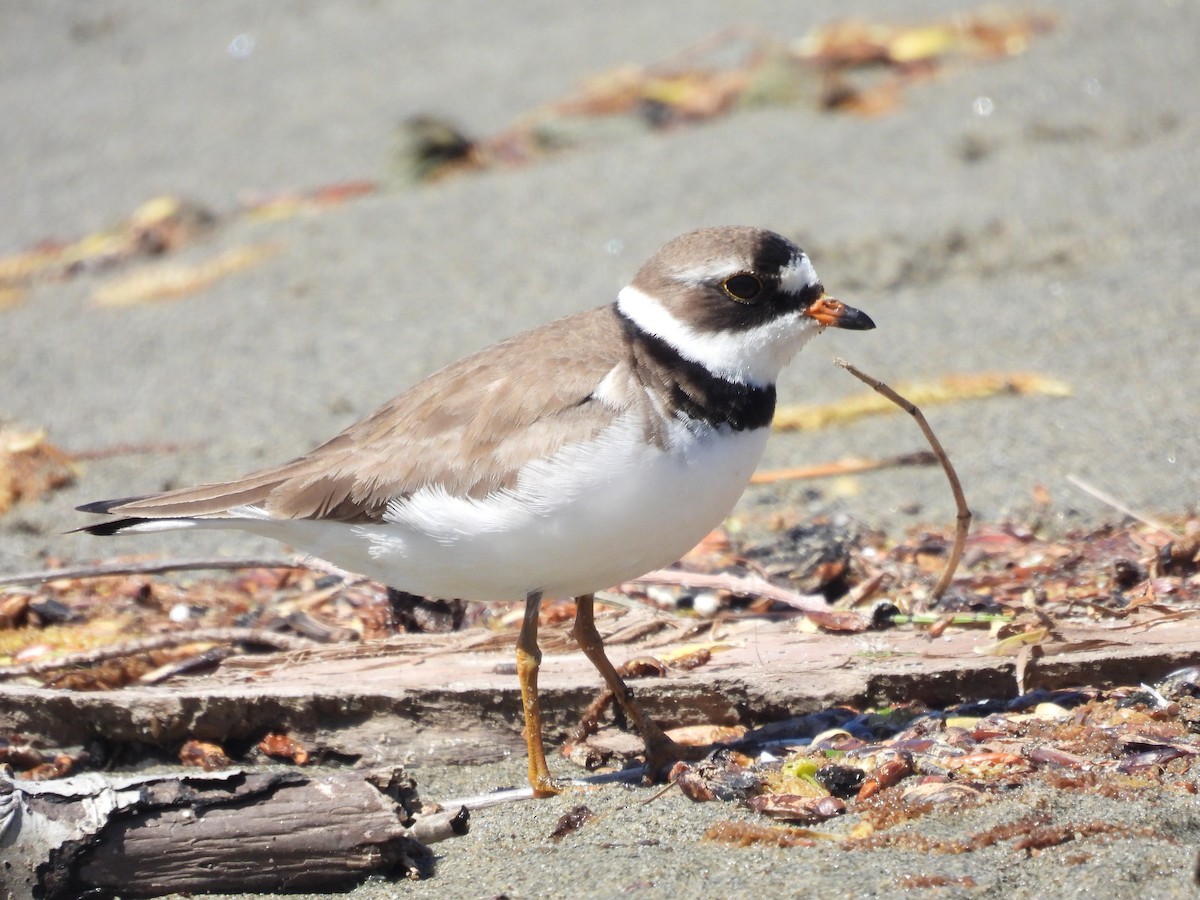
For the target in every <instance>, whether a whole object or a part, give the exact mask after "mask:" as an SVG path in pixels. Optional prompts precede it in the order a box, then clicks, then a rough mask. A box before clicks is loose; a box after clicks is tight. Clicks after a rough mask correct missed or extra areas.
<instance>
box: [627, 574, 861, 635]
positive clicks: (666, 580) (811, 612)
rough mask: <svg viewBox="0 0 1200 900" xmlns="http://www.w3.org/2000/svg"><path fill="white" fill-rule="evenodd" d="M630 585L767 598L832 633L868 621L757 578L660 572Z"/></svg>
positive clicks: (817, 597)
mask: <svg viewBox="0 0 1200 900" xmlns="http://www.w3.org/2000/svg"><path fill="white" fill-rule="evenodd" d="M627 584H673V585H681V586H683V587H693V588H700V589H702V590H710V591H729V592H730V593H733V594H741V595H743V596H746V597H765V598H767V599H768V600H774V601H777V602H779V603H783V604H785V605H787V606H790V607H791V608H792V609H796V610H799V611H800V612H802V613H804V615H805V616H806V617H807V618H808V619H810V620H811V621H812V622H814V623H815V624H817V625H819V626H821V627H822V628H828V629H830V630H832V631H865V630H866V628H867V618H866V617H865V616H863V615H861V614H859V613H856V612H851V611H849V610H840V609H830V608H829V604H828V603H827V602H825V598H824V597H822V596H820V595H819V594H800V593H797V592H796V591H792V590H788V589H787V588H783V587H779V586H778V585H775V584H772V583H771V582H769V581H767V580H766V579H765V578H759V577H758V576H757V575H729V574H726V573H724V572H715V573H712V574H708V573H702V572H683V571H679V570H676V569H659V570H658V571H657V572H650V573H649V574H647V575H643V576H642V577H641V578H634V579H633V580H632V581H629V582H627Z"/></svg>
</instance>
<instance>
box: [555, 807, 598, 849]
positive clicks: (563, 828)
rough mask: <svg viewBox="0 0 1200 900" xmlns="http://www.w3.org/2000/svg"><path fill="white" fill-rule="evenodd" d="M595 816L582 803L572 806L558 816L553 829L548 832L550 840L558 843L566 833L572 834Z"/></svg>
mask: <svg viewBox="0 0 1200 900" xmlns="http://www.w3.org/2000/svg"><path fill="white" fill-rule="evenodd" d="M596 818H597V816H596V814H595V813H594V812H592V811H591V810H590V809H588V808H587V807H586V806H584V805H583V804H580V805H579V806H576V807H573V808H571V809H569V810H567V811H566V812H565V813H563V814H562V816H560V817H559V820H558V822H557V824H555V826H554V830H553V831H551V832H550V840H552V841H554V842H555V843H558V842H559V841H561V840H562V839H563V838H565V837H566V836H567V835H569V834H574V833H575V832H576V831H578V830H579V829H581V828H582V827H583V826H584V825H586V824H587V823H588V822H591V821H592V820H593V819H596Z"/></svg>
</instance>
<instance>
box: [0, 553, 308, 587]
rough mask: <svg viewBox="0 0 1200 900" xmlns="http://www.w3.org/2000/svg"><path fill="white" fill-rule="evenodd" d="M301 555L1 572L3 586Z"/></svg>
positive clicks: (292, 563)
mask: <svg viewBox="0 0 1200 900" xmlns="http://www.w3.org/2000/svg"><path fill="white" fill-rule="evenodd" d="M305 568H310V567H309V566H307V565H305V563H304V562H303V561H301V560H300V559H253V558H252V559H162V560H157V561H155V562H143V563H134V562H115V563H100V564H98V565H94V566H72V567H70V568H66V569H42V570H41V571H39V572H18V573H17V574H16V575H4V576H0V588H2V587H11V586H12V585H15V584H45V583H46V582H47V581H57V580H58V579H60V578H103V577H105V576H108V575H161V574H162V573H163V572H192V571H197V570H204V569H305Z"/></svg>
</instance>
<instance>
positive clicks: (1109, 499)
mask: <svg viewBox="0 0 1200 900" xmlns="http://www.w3.org/2000/svg"><path fill="white" fill-rule="evenodd" d="M1067 481H1069V482H1071V484H1073V485H1075V487H1077V488H1079V489H1080V490H1081V491H1083V492H1084V493H1085V494H1090V495H1091V496H1093V497H1095V498H1096V499H1097V500H1099V501H1100V502H1101V503H1105V504H1107V505H1109V506H1111V507H1112V508H1113V509H1115V510H1116V511H1117V512H1120V513H1124V514H1125V515H1127V516H1129V517H1130V518H1131V519H1137V520H1138V521H1139V522H1141V523H1142V524H1143V525H1149V526H1150V527H1151V528H1153V529H1154V530H1155V531H1161V532H1162V533H1163V534H1165V535H1166V536H1167V537H1179V535H1178V534H1177V533H1176V532H1175V531H1174V530H1173V529H1172V528H1170V527H1169V526H1167V525H1164V524H1163V523H1162V522H1160V521H1158V520H1157V519H1152V518H1151V517H1150V516H1147V515H1145V514H1143V513H1140V512H1138V511H1137V510H1134V509H1130V508H1129V507H1128V506H1126V505H1125V504H1124V503H1122V502H1121V501H1120V500H1118V499H1117V498H1116V497H1114V496H1113V495H1112V494H1106V493H1105V492H1104V491H1102V490H1100V488H1098V487H1096V486H1095V485H1091V484H1088V483H1087V482H1086V481H1084V480H1083V479H1082V478H1078V477H1076V476H1075V475H1068V476H1067Z"/></svg>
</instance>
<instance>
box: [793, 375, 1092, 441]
mask: <svg viewBox="0 0 1200 900" xmlns="http://www.w3.org/2000/svg"><path fill="white" fill-rule="evenodd" d="M896 391H897V393H900V394H903V395H904V397H905V398H906V399H908V400H910V401H911V402H912V403H914V404H916V405H917V406H931V405H934V404H939V403H954V402H957V401H960V400H982V399H985V398H987V397H997V396H1003V395H1006V394H1040V395H1043V396H1047V397H1069V396H1070V395H1071V387H1070V385H1068V384H1067V383H1066V382H1063V381H1060V380H1058V379H1055V378H1050V377H1048V376H1045V375H1038V374H1035V373H1030V372H985V373H980V374H960V375H946V376H943V377H942V378H940V379H938V380H937V381H932V382H913V383H909V384H900V385H897V386H896ZM896 411H897V407H896V405H895V404H894V403H892V402H891V401H890V400H888V399H887V398H886V397H881V396H880V395H879V394H877V393H875V392H874V391H868V392H865V393H862V394H855V395H853V396H851V397H846V398H843V399H841V400H838V401H837V402H836V403H822V404H816V405H796V406H784V407H781V408H780V409H778V410H777V411H776V413H775V421H774V423H773V426H774V428H775V429H776V430H777V431H814V430H816V429H819V428H824V427H826V426H827V425H834V424H842V423H845V422H851V421H854V420H855V419H860V418H862V417H864V416H874V415H880V414H882V413H893V412H896Z"/></svg>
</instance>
